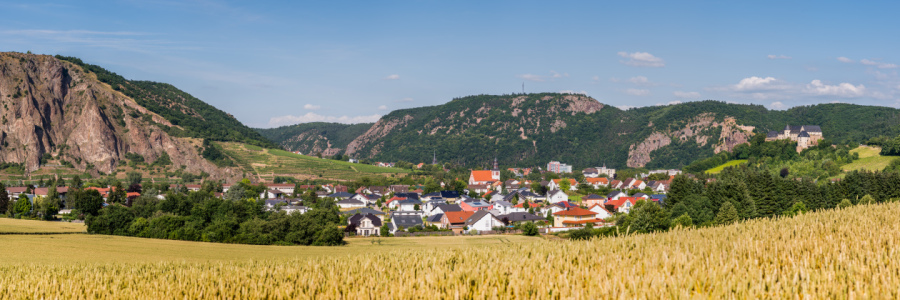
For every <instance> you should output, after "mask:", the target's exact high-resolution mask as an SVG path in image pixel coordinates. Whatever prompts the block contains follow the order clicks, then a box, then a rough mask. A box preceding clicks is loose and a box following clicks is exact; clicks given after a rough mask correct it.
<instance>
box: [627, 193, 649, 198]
mask: <svg viewBox="0 0 900 300" xmlns="http://www.w3.org/2000/svg"><path fill="white" fill-rule="evenodd" d="M631 196H632V197H635V198H637V197H650V196H647V194H644V193H634V195H631Z"/></svg>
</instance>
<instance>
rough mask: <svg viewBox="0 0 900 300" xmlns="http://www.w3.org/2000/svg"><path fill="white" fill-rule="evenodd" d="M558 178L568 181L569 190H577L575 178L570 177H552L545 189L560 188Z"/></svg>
mask: <svg viewBox="0 0 900 300" xmlns="http://www.w3.org/2000/svg"><path fill="white" fill-rule="evenodd" d="M560 180H566V181H568V182H569V190H570V191H575V190H578V182H577V181H575V179H572V178H563V179H553V180H551V181H550V183H549V184H547V189H550V190H558V189H560V188H559V181H560Z"/></svg>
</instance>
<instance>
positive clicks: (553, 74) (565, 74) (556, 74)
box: [550, 71, 569, 78]
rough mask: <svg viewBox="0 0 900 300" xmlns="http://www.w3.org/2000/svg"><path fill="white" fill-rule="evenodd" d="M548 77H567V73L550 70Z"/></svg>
mask: <svg viewBox="0 0 900 300" xmlns="http://www.w3.org/2000/svg"><path fill="white" fill-rule="evenodd" d="M550 77H551V78H563V77H569V73H562V74H560V73H559V72H556V71H550Z"/></svg>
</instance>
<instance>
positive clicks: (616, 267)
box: [0, 203, 900, 299]
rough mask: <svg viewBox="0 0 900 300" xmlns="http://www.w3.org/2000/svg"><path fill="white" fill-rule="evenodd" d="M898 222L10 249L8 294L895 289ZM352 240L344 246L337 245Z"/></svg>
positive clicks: (837, 220)
mask: <svg viewBox="0 0 900 300" xmlns="http://www.w3.org/2000/svg"><path fill="white" fill-rule="evenodd" d="M898 227H900V204H898V203H892V204H882V205H863V206H856V207H852V208H849V209H844V210H831V211H823V212H816V213H809V214H805V215H801V216H798V217H795V218H782V219H776V220H753V221H749V222H745V223H740V224H736V225H732V226H727V227H716V228H705V229H697V230H690V229H688V230H682V229H678V230H673V231H669V232H666V233H659V234H646V235H632V236H627V237H619V238H606V239H596V240H592V241H563V240H550V239H529V240H515V241H513V242H509V243H503V242H501V243H493V244H472V245H470V246H466V247H452V248H451V247H417V248H413V249H404V248H402V247H396V248H394V249H391V250H389V251H372V252H366V251H359V252H356V253H354V254H352V255H312V256H307V257H297V258H289V259H249V260H223V261H207V262H196V261H193V262H191V261H180V262H177V261H156V262H145V261H134V262H116V263H110V262H79V263H52V262H41V263H35V262H25V263H16V262H11V261H6V260H3V263H2V264H0V274H3V276H2V278H0V295H5V297H10V298H51V299H55V298H65V299H79V298H101V299H102V298H105V299H123V298H163V299H173V298H178V299H192V298H240V299H253V298H275V299H313V298H315V299H323V298H326V299H327V298H349V299H358V298H400V299H406V298H432V299H433V298H440V299H446V298H452V299H468V298H492V299H495V298H496V299H511V298H541V299H562V298H566V299H569V298H574V299H597V298H654V299H656V298H666V299H684V298H706V299H710V298H711V299H722V298H729V299H730V298H735V299H747V298H803V299H833V298H839V299H847V298H850V299H865V298H882V299H897V298H900V253H898V251H897V250H896V249H897V247H896V246H898V240H900V234H897V233H898V232H900V230H898V229H900V228H898ZM445 239H451V240H450V241H452V239H453V238H445ZM357 246H361V245H357ZM371 247H377V246H371ZM289 248H290V247H287V248H286V249H289ZM363 248H365V247H363ZM340 251H344V250H343V249H341V248H338V249H335V250H333V251H332V252H340ZM0 259H2V258H0Z"/></svg>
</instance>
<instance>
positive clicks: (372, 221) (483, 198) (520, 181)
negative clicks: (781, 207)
mask: <svg viewBox="0 0 900 300" xmlns="http://www.w3.org/2000/svg"><path fill="white" fill-rule="evenodd" d="M507 171H510V172H512V174H514V175H515V177H516V178H514V179H508V180H505V181H502V180H501V178H500V177H501V176H500V173H501V171H500V170H499V167H498V166H497V164H496V160H495V162H494V168H493V169H491V170H472V171H471V172H470V174H469V178H468V181H467V182H466V183H467V187H466V188H465V189H463V190H461V191H457V190H450V189H447V190H440V191H434V192H430V193H425V192H424V188H425V187H424V186H422V185H389V186H360V187H359V188H357V189H355V190H350V188H349V187H348V186H346V185H341V184H319V185H315V184H310V185H301V184H292V183H261V184H260V186H264V188H265V190H264V191H263V192H262V193H260V194H259V195H258V198H257V199H260V200H261V201H262V202H263V203H264V206H263V207H264V208H265V209H266V210H268V211H283V212H285V213H287V214H295V213H297V214H303V213H306V212H308V211H309V210H310V208H309V207H307V206H304V202H305V201H304V200H303V199H302V198H300V195H302V194H304V193H307V195H310V194H314V195H315V197H316V198H318V199H325V198H328V199H331V200H333V201H334V203H335V205H336V206H337V207H338V209H339V210H340V211H341V215H342V223H344V227H343V228H342V229H344V231H345V232H346V235H347V236H362V237H366V236H392V235H396V236H402V235H458V234H491V233H501V232H508V231H517V230H520V229H521V226H522V225H524V224H525V223H531V224H534V225H535V227H537V228H539V230H540V232H542V233H553V232H561V231H567V230H571V229H579V228H584V227H585V226H593V227H604V226H612V225H613V224H611V223H610V222H609V220H608V219H609V218H610V217H612V216H613V215H615V214H617V213H621V214H627V213H628V211H629V209H630V208H631V207H632V206H634V205H635V204H636V203H637V202H638V201H652V202H653V203H657V204H659V205H664V203H665V198H666V192H667V190H668V188H669V184H670V182H671V179H672V178H673V177H674V176H675V175H677V174H680V173H681V171H680V170H655V171H650V172H648V173H646V174H640V176H639V178H621V179H617V178H616V177H615V176H616V170H615V169H611V168H606V167H605V166H604V167H596V168H586V169H584V170H582V171H581V173H582V174H581V175H583V178H584V179H583V180H582V181H577V180H576V179H574V178H558V179H550V180H528V179H525V177H526V176H527V175H529V174H530V173H531V172H541V173H545V174H556V175H563V176H565V177H572V176H567V175H572V174H571V172H572V171H571V166H568V165H565V164H562V163H559V162H556V161H553V162H550V163H549V164H548V166H547V168H546V170H543V169H542V168H534V169H531V168H509V169H507ZM532 177H533V176H532ZM547 177H558V176H547ZM579 177H581V176H579ZM542 178H544V177H542ZM649 178H656V179H658V180H650V179H649ZM232 186H233V184H223V185H221V189H220V191H216V192H214V193H213V194H214V196H215V197H219V198H221V197H224V195H225V194H226V193H228V190H229V189H230V188H231V187H232ZM440 186H441V189H444V188H445V186H446V185H445V184H444V183H443V182H441V183H440ZM202 188H203V185H200V184H183V185H179V184H173V185H170V186H169V189H170V190H172V191H184V192H189V191H190V192H197V191H200V190H201V189H202ZM132 189H134V187H130V188H129V189H128V191H122V192H123V193H121V194H122V195H121V196H120V197H125V201H126V203H131V201H132V200H134V199H136V198H137V197H139V196H141V193H140V192H137V191H132ZM51 190H52V188H48V187H34V186H12V187H6V192H7V194H8V195H9V198H10V200H12V201H13V202H15V201H16V200H19V199H22V200H24V199H27V200H28V201H29V202H31V204H32V205H31V206H32V207H37V203H40V202H41V201H42V199H44V198H46V197H48V195H49V194H51V193H54V192H55V193H56V194H57V196H56V197H58V198H59V199H60V200H61V202H62V205H61V206H62V207H61V209H60V210H59V214H60V215H66V214H68V213H70V212H71V205H67V204H66V196H67V194H68V191H69V187H66V186H59V187H57V188H56V189H55V191H51ZM84 190H94V191H97V193H99V194H100V195H101V196H102V197H103V201H104V203H103V206H107V205H110V204H113V201H111V197H113V194H115V192H116V187H114V186H107V187H93V186H91V187H85V188H84ZM155 197H156V198H158V199H164V197H165V195H164V194H162V193H160V194H159V195H155ZM123 204H124V203H123ZM588 224H590V225H588Z"/></svg>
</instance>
